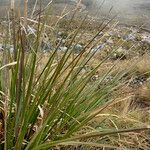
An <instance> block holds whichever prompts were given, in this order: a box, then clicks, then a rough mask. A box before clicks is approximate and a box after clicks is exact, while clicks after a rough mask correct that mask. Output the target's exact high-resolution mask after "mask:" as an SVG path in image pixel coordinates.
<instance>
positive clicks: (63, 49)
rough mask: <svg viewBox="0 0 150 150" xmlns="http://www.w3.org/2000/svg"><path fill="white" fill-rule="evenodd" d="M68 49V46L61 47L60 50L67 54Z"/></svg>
mask: <svg viewBox="0 0 150 150" xmlns="http://www.w3.org/2000/svg"><path fill="white" fill-rule="evenodd" d="M67 49H68V48H67V47H66V46H64V47H59V50H60V51H63V52H65V51H66V50H67Z"/></svg>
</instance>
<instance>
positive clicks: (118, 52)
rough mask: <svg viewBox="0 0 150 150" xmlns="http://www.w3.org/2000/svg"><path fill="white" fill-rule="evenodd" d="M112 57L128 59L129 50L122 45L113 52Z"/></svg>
mask: <svg viewBox="0 0 150 150" xmlns="http://www.w3.org/2000/svg"><path fill="white" fill-rule="evenodd" d="M112 59H114V60H117V59H120V60H124V59H127V51H126V50H125V49H123V48H122V47H120V48H119V49H117V50H116V52H115V53H114V54H113V56H112Z"/></svg>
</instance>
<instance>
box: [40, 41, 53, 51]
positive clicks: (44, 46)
mask: <svg viewBox="0 0 150 150" xmlns="http://www.w3.org/2000/svg"><path fill="white" fill-rule="evenodd" d="M41 49H42V50H43V51H50V50H51V49H52V47H51V44H50V43H49V42H45V41H42V43H41Z"/></svg>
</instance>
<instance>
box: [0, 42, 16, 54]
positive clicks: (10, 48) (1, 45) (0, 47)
mask: <svg viewBox="0 0 150 150" xmlns="http://www.w3.org/2000/svg"><path fill="white" fill-rule="evenodd" d="M4 50H9V51H10V53H12V52H13V51H14V46H13V45H10V44H6V46H5V45H3V44H0V51H4Z"/></svg>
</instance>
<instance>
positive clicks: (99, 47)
mask: <svg viewBox="0 0 150 150" xmlns="http://www.w3.org/2000/svg"><path fill="white" fill-rule="evenodd" d="M105 45H106V43H103V44H101V45H99V46H97V47H96V48H93V49H92V51H91V52H97V51H100V50H102V49H103V48H104V47H105Z"/></svg>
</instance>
